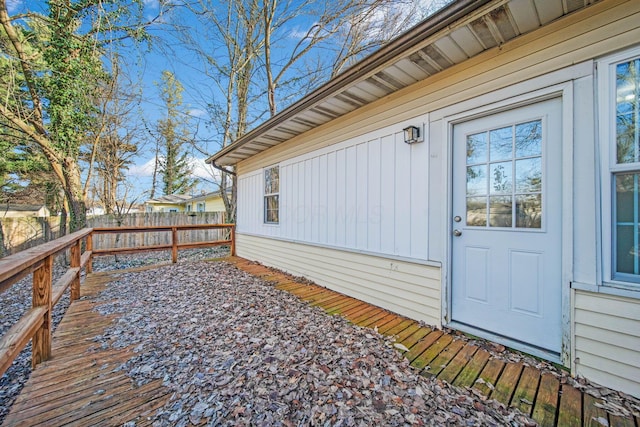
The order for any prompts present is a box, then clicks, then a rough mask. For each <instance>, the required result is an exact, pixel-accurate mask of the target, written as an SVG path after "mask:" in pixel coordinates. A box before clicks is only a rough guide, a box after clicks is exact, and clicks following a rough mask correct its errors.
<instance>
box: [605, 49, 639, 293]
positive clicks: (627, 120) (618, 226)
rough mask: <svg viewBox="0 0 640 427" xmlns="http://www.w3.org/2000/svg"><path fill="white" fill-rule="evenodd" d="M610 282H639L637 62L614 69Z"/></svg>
mask: <svg viewBox="0 0 640 427" xmlns="http://www.w3.org/2000/svg"><path fill="white" fill-rule="evenodd" d="M612 114H614V115H615V141H614V144H615V162H611V163H612V167H611V169H612V170H611V172H612V173H611V178H612V179H611V181H612V182H611V185H612V196H613V203H612V207H613V212H612V219H613V229H612V232H613V233H612V234H613V242H612V243H613V245H612V249H613V257H612V258H613V259H612V267H613V268H612V271H613V276H614V279H617V280H622V281H631V282H640V58H635V59H632V60H630V61H625V62H622V63H618V64H616V65H615V111H613V112H612Z"/></svg>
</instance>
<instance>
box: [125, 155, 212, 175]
mask: <svg viewBox="0 0 640 427" xmlns="http://www.w3.org/2000/svg"><path fill="white" fill-rule="evenodd" d="M188 162H189V166H190V167H191V169H192V171H193V174H192V175H193V176H194V177H195V178H202V179H205V180H208V181H212V180H216V181H217V180H218V179H219V178H220V172H219V171H218V170H217V169H213V168H212V167H211V166H210V165H208V164H207V163H205V158H204V157H202V158H199V157H190V158H189V159H188ZM154 166H155V158H153V157H152V158H151V159H149V160H147V161H146V162H145V163H142V164H137V165H133V166H131V167H130V168H129V173H128V175H131V176H152V175H153V167H154Z"/></svg>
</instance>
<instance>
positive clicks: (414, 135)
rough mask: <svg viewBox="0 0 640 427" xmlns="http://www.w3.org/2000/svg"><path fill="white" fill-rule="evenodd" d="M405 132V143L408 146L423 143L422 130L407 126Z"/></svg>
mask: <svg viewBox="0 0 640 427" xmlns="http://www.w3.org/2000/svg"><path fill="white" fill-rule="evenodd" d="M402 130H403V131H404V142H406V143H407V144H413V143H414V142H421V141H422V135H420V128H419V127H416V126H407V127H406V128H404V129H402Z"/></svg>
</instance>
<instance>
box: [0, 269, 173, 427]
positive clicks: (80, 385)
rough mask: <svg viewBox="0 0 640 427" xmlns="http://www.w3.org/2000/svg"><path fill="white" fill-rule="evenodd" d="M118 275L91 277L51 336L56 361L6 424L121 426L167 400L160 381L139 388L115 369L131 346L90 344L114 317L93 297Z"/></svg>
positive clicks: (37, 375) (39, 371) (37, 374)
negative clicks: (96, 308) (101, 309)
mask: <svg viewBox="0 0 640 427" xmlns="http://www.w3.org/2000/svg"><path fill="white" fill-rule="evenodd" d="M116 274H117V273H115V272H114V273H112V274H104V273H98V274H90V275H88V276H87V278H86V280H85V283H83V285H82V287H81V296H82V299H80V300H77V301H74V302H73V303H71V305H70V306H69V308H68V309H67V313H66V314H65V316H64V317H63V319H62V321H61V322H60V324H59V325H58V328H57V329H56V332H55V333H54V334H53V341H52V358H51V359H49V360H48V361H46V362H43V363H41V364H40V365H39V366H38V367H37V368H36V369H35V370H34V371H33V372H32V374H31V376H30V378H29V380H28V381H27V382H26V384H25V386H24V388H23V390H22V392H21V393H20V395H19V396H18V397H17V398H16V400H15V402H14V404H13V405H12V407H11V410H10V412H9V414H8V415H7V416H6V418H5V419H4V422H3V424H2V425H3V426H7V427H8V426H17V425H28V426H46V427H55V426H78V427H84V426H98V425H109V426H112V425H121V424H123V423H125V422H127V421H130V420H134V419H143V418H147V417H149V416H151V415H152V413H153V411H154V410H155V409H157V408H158V407H159V406H162V405H164V403H165V402H166V401H167V399H168V398H169V394H168V390H167V389H166V388H165V387H163V386H162V384H161V382H157V381H156V382H154V383H150V384H147V385H145V386H142V387H136V386H135V384H134V383H133V381H132V380H131V378H129V377H128V376H127V375H125V374H124V373H123V372H121V371H117V370H116V369H117V368H118V367H119V366H120V365H122V363H123V362H124V361H127V360H129V359H130V358H131V357H133V356H134V354H135V353H133V351H132V350H131V349H130V348H120V349H112V348H107V349H102V348H101V347H100V346H99V344H97V343H95V342H93V341H92V340H93V339H94V338H95V337H96V336H98V335H101V334H103V333H104V330H105V328H106V327H107V326H109V325H110V324H111V323H112V321H113V320H114V319H115V316H103V315H101V314H99V313H98V312H97V311H94V310H93V308H94V306H95V304H94V303H93V302H92V299H93V297H95V295H97V294H98V292H100V291H101V290H102V289H104V286H105V285H106V283H108V282H109V281H110V280H112V277H114V276H115V275H116Z"/></svg>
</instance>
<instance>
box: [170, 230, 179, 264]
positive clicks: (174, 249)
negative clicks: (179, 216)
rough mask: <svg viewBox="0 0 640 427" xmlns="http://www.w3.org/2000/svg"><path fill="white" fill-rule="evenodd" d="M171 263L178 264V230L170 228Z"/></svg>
mask: <svg viewBox="0 0 640 427" xmlns="http://www.w3.org/2000/svg"><path fill="white" fill-rule="evenodd" d="M171 261H172V262H173V263H174V264H175V263H176V262H178V228H177V227H171Z"/></svg>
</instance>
